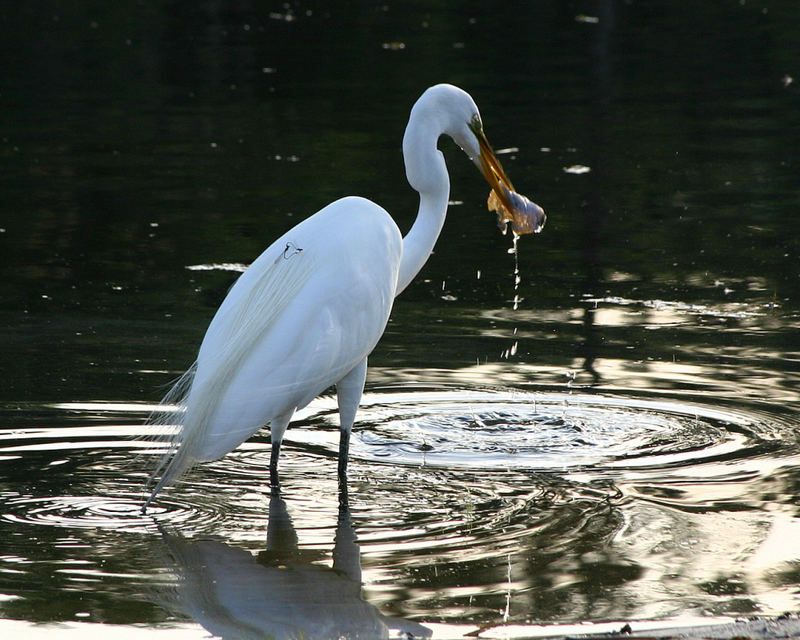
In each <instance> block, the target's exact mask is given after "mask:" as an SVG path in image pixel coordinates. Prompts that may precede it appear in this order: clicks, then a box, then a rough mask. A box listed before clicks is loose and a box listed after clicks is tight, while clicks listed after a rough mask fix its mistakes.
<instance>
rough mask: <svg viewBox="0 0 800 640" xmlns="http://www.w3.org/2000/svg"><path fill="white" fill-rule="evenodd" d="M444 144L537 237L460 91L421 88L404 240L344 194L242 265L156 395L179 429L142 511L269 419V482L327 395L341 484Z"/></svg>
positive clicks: (370, 207)
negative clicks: (369, 375) (295, 428)
mask: <svg viewBox="0 0 800 640" xmlns="http://www.w3.org/2000/svg"><path fill="white" fill-rule="evenodd" d="M442 134H446V135H448V136H450V137H451V138H452V139H453V140H454V141H455V142H456V144H458V145H459V146H460V147H461V149H463V150H464V152H465V153H466V154H467V156H469V158H470V159H471V160H472V161H473V162H474V163H475V164H476V165H477V166H478V168H479V169H480V170H481V172H482V173H483V175H484V176H485V178H486V180H487V181H488V182H489V184H490V186H491V188H492V191H491V192H490V198H489V206H490V208H493V209H495V210H496V211H497V212H498V216H499V220H500V222H501V224H504V223H505V222H506V221H509V222H511V226H512V228H513V229H514V232H515V233H530V232H532V231H539V230H540V229H541V228H542V225H543V224H544V221H545V214H544V211H542V209H541V208H540V207H539V206H538V205H536V204H534V203H532V202H530V201H529V200H527V198H525V197H524V196H520V195H518V194H517V193H515V192H514V190H513V187H512V186H511V183H510V181H509V180H508V177H507V176H506V174H505V172H504V171H503V169H502V167H501V166H500V163H499V162H498V160H497V157H496V156H495V154H494V152H493V151H492V148H491V146H490V145H489V142H488V141H487V139H486V136H485V135H484V133H483V125H482V123H481V118H480V115H479V113H478V107H477V106H476V105H475V102H474V101H473V100H472V98H471V97H470V95H469V94H468V93H466V92H465V91H463V90H461V89H459V88H457V87H454V86H452V85H447V84H440V85H436V86H434V87H431V88H429V89H428V90H426V91H425V92H424V93H423V94H422V96H421V97H420V98H419V99H418V100H417V102H416V103H415V104H414V106H413V107H412V109H411V115H410V117H409V121H408V125H407V127H406V131H405V135H404V137H403V156H404V159H405V166H406V176H407V178H408V182H409V183H410V184H411V186H412V187H413V188H414V189H415V190H416V191H418V192H419V198H420V203H419V211H418V213H417V218H416V220H415V222H414V224H413V226H412V227H411V230H410V231H409V232H408V234H407V235H406V236H405V237H403V236H402V235H401V233H400V230H399V229H398V228H397V225H396V224H395V222H394V220H392V218H391V216H390V215H389V214H388V213H387V212H386V211H385V210H384V209H382V208H381V207H380V206H378V205H377V204H375V203H374V202H370V201H369V200H365V199H363V198H358V197H352V196H351V197H346V198H342V199H341V200H337V201H336V202H333V203H331V204H329V205H328V206H326V207H325V208H323V209H322V210H320V211H318V212H317V213H315V214H314V215H312V216H311V217H309V218H307V219H306V220H304V221H303V222H301V223H300V224H298V225H297V226H296V227H294V228H293V229H291V230H290V231H288V232H286V233H285V234H284V235H283V236H281V237H280V238H278V239H277V240H276V241H275V242H273V243H272V245H271V246H270V247H269V248H268V249H267V250H266V251H264V253H262V254H261V255H260V256H259V257H258V258H257V259H256V260H255V262H253V263H252V264H251V265H250V267H249V268H248V269H247V271H245V272H244V273H243V274H242V275H241V277H240V278H239V279H238V280H237V281H236V283H235V284H234V285H233V287H232V288H231V290H230V292H229V293H228V295H227V297H226V298H225V300H223V302H222V304H221V305H220V308H219V310H218V311H217V313H216V315H215V316H214V319H213V320H212V321H211V324H210V325H209V327H208V330H207V332H206V335H205V338H203V342H202V344H201V345H200V351H199V353H198V355H197V360H196V362H195V363H194V364H193V365H192V367H191V368H190V369H189V370H188V371H187V372H186V373H185V374H184V375H183V377H182V378H181V379H180V380H179V381H178V382H177V383H176V384H175V386H174V387H173V389H172V391H170V393H169V394H167V396H166V397H165V398H164V401H163V403H164V404H165V405H166V406H165V409H164V411H163V412H162V413H161V418H160V420H161V422H163V423H165V424H173V425H175V424H177V430H176V431H175V432H174V435H172V436H170V437H169V438H170V442H169V447H168V450H167V452H166V453H165V454H164V456H163V457H162V458H161V461H160V463H159V464H158V466H157V468H156V469H155V471H154V472H153V474H152V476H151V479H153V478H155V477H156V476H158V474H161V478H160V480H159V482H158V483H157V484H156V486H155V488H154V489H153V491H152V493H151V495H150V497H149V498H148V499H147V501H146V502H145V504H144V506H143V507H142V511H144V510H145V509H146V508H147V506H148V504H150V502H151V501H152V500H153V498H154V497H155V496H156V494H157V493H158V491H159V490H160V489H161V488H162V487H163V486H164V485H166V484H169V483H171V482H172V481H174V480H175V479H176V478H177V477H178V476H179V475H180V474H181V473H183V472H184V471H186V469H188V468H189V467H190V466H191V465H192V464H194V463H195V462H202V461H210V460H216V459H217V458H220V457H222V456H223V455H225V454H226V453H228V452H229V451H231V450H233V449H234V448H236V447H237V446H238V445H239V444H241V443H242V442H244V441H245V440H247V438H249V437H250V436H251V435H253V434H254V433H255V432H256V431H258V430H259V429H260V428H262V427H263V426H264V425H266V424H267V423H269V424H270V441H271V446H272V449H271V453H270V476H271V479H272V481H273V482H276V481H277V465H278V455H279V453H280V446H281V441H282V439H283V435H284V433H285V431H286V427H287V425H288V424H289V420H291V418H292V414H293V413H294V412H295V410H296V409H298V408H302V407H304V406H305V405H306V404H308V403H309V402H310V401H311V400H313V399H314V398H315V397H316V396H317V395H319V394H320V393H322V392H323V391H324V390H325V389H327V388H329V387H331V386H332V385H335V386H336V391H337V396H338V403H339V417H340V423H341V430H340V441H339V476H340V477H341V478H344V477H345V474H346V469H347V455H348V447H349V441H350V430H351V428H352V426H353V421H354V419H355V415H356V409H357V408H358V404H359V402H360V400H361V394H362V392H363V389H364V380H365V377H366V372H367V356H368V355H369V354H370V352H371V351H372V349H373V348H374V347H375V345H376V344H377V342H378V340H379V338H380V337H381V335H382V334H383V331H384V328H385V327H386V323H387V321H388V319H389V313H390V311H391V309H392V303H393V302H394V299H395V297H396V296H397V295H398V294H399V293H400V292H401V291H403V289H405V288H406V286H408V284H409V283H410V282H411V280H412V279H413V278H414V276H415V275H416V274H417V273H418V272H419V270H420V269H421V268H422V266H423V265H424V264H425V261H426V260H427V259H428V256H429V255H430V253H431V251H432V250H433V246H434V244H435V243H436V239H437V237H438V236H439V232H440V231H441V229H442V225H443V224H444V219H445V214H446V213H447V202H448V198H449V193H450V180H449V177H448V174H447V167H446V166H445V162H444V157H443V155H442V153H441V152H440V151H439V150H438V149H437V146H436V145H437V141H438V139H439V137H440V136H441V135H442ZM175 405H177V407H178V408H177V409H175ZM170 407H172V408H170ZM156 421H158V420H156Z"/></svg>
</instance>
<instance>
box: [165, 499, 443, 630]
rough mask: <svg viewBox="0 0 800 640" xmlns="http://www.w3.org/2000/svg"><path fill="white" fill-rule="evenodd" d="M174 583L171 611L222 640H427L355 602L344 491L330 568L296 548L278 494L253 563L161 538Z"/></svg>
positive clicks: (355, 551)
mask: <svg viewBox="0 0 800 640" xmlns="http://www.w3.org/2000/svg"><path fill="white" fill-rule="evenodd" d="M163 539H164V542H165V543H166V545H167V547H168V548H169V550H170V552H171V554H172V556H173V558H174V560H175V562H176V565H177V569H178V572H179V574H180V577H181V581H180V584H179V587H178V598H177V603H176V604H177V606H178V608H180V609H181V610H182V612H184V613H186V614H188V615H190V616H191V617H193V618H194V619H195V620H197V621H198V622H199V623H200V624H202V625H203V627H205V628H206V629H208V631H210V632H211V633H213V634H215V635H218V636H221V637H223V638H243V637H244V638H249V637H254V638H255V637H265V636H266V637H270V638H276V639H278V638H320V639H323V638H388V637H390V635H393V634H392V633H391V632H395V635H396V634H397V633H402V634H405V636H406V637H429V636H430V635H431V632H430V630H429V629H427V628H426V627H423V626H422V625H419V624H417V623H415V622H410V621H407V620H399V619H396V618H389V617H387V616H384V615H382V614H381V613H380V612H379V611H378V610H377V609H376V608H375V607H374V606H372V605H371V604H369V603H368V602H365V601H364V600H363V598H362V597H361V563H360V549H359V545H358V543H357V541H356V534H355V530H354V529H353V525H352V522H351V518H350V508H349V504H348V496H347V488H346V486H345V485H342V486H341V488H340V494H339V516H338V520H337V525H336V536H335V544H334V549H333V568H328V567H325V566H322V565H320V564H317V563H316V562H313V561H314V560H317V559H318V554H315V553H314V552H313V551H312V552H309V551H305V550H303V549H301V548H299V547H298V544H297V543H298V537H297V532H296V531H295V528H294V525H293V523H292V519H291V516H290V515H289V512H288V510H287V508H286V502H285V501H284V500H283V498H282V497H281V495H280V489H279V488H277V487H276V488H274V489H273V492H272V496H271V498H270V502H269V526H268V529H267V547H266V549H265V550H264V551H262V552H261V553H259V554H258V556H257V557H253V556H252V555H251V554H250V553H248V552H247V551H245V550H244V549H240V548H236V547H233V546H230V545H228V544H225V543H224V542H219V541H217V540H194V541H192V540H186V539H184V538H182V537H180V536H178V535H175V534H168V533H166V532H164V533H163Z"/></svg>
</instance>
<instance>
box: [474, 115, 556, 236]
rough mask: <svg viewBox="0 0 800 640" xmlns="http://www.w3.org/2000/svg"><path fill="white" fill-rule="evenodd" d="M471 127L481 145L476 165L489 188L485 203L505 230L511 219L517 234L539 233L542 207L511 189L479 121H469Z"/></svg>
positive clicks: (543, 214) (542, 221)
mask: <svg viewBox="0 0 800 640" xmlns="http://www.w3.org/2000/svg"><path fill="white" fill-rule="evenodd" d="M470 129H471V130H472V132H473V133H474V134H475V137H476V139H477V140H478V146H479V148H480V158H479V161H480V166H479V168H480V170H481V173H483V177H484V178H486V181H487V182H488V183H489V186H490V187H491V188H492V191H491V193H490V194H489V200H488V203H487V204H488V206H489V209H491V210H494V211H496V212H497V222H498V225H499V226H500V228H501V229H502V230H503V231H504V232H505V228H506V223H507V222H510V223H511V228H512V230H513V231H514V233H516V234H517V235H523V234H526V233H539V232H540V231H541V230H542V228H543V227H544V223H545V221H546V220H547V216H546V215H545V212H544V209H542V208H541V207H540V206H539V205H538V204H536V203H535V202H531V201H530V200H528V198H526V197H525V196H523V195H521V194H519V193H517V192H516V191H514V186H513V185H512V184H511V180H509V179H508V176H507V175H506V172H505V171H504V170H503V166H502V165H501V164H500V161H499V160H498V159H497V155H495V152H494V150H493V149H492V145H490V144H489V141H488V140H487V139H486V134H484V132H483V127H482V126H481V123H480V121H479V120H477V119H476V120H474V121H473V122H472V123H470Z"/></svg>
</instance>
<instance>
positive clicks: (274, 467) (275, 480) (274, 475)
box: [269, 441, 281, 490]
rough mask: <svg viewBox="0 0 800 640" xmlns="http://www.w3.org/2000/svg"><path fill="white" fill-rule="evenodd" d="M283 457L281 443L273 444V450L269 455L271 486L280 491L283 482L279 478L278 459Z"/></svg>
mask: <svg viewBox="0 0 800 640" xmlns="http://www.w3.org/2000/svg"><path fill="white" fill-rule="evenodd" d="M280 455H281V443H280V441H278V442H273V443H272V450H271V451H270V454H269V484H270V486H272V487H275V488H276V489H278V490H280V486H281V481H280V478H279V477H278V457H279V456H280Z"/></svg>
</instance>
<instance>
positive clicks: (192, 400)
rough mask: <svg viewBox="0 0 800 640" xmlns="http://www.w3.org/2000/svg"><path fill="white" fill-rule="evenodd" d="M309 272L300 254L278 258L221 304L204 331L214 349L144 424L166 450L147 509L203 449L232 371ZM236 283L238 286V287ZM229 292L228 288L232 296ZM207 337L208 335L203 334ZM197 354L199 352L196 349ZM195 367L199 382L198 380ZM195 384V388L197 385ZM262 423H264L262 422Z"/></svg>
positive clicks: (309, 262) (307, 259)
mask: <svg viewBox="0 0 800 640" xmlns="http://www.w3.org/2000/svg"><path fill="white" fill-rule="evenodd" d="M312 273H313V259H312V257H311V256H307V255H305V254H301V255H297V256H295V257H294V259H292V260H288V259H283V258H279V259H277V260H275V261H274V262H273V263H272V264H270V265H269V266H268V267H267V268H266V269H265V270H264V272H263V273H261V274H260V275H259V276H258V277H257V278H256V279H255V282H251V283H250V284H249V287H248V288H249V291H246V294H245V295H242V296H240V297H239V298H238V299H236V301H235V303H234V304H232V305H231V306H229V307H227V308H226V307H225V303H224V302H223V306H222V307H221V308H220V311H219V312H218V317H215V318H214V320H213V321H212V323H211V326H210V327H209V333H210V332H211V331H212V330H214V331H215V343H216V345H217V349H216V350H215V352H214V353H210V354H206V355H203V356H202V361H200V360H198V362H195V363H194V364H193V365H192V366H191V367H190V368H189V370H188V371H187V372H186V373H185V374H183V376H181V377H180V378H179V379H178V381H177V382H176V383H175V385H174V386H173V387H172V389H171V390H170V391H169V393H167V395H166V396H165V397H164V399H163V400H162V401H161V405H162V406H163V407H164V409H163V410H159V411H156V412H155V413H154V414H153V415H152V416H151V418H150V420H148V423H149V424H152V425H159V426H162V427H171V428H170V429H169V431H168V432H167V433H164V430H163V429H162V433H161V435H160V436H159V435H157V436H155V439H156V440H161V441H166V442H167V449H166V451H165V452H164V453H163V455H162V456H161V458H160V460H159V462H158V463H157V465H156V467H155V469H154V470H153V472H152V473H151V474H150V478H149V480H148V486H149V485H150V484H151V483H152V482H153V481H154V480H155V478H156V477H158V476H159V474H160V475H161V478H160V480H159V481H158V483H157V484H156V486H155V488H154V489H153V492H152V494H151V495H150V497H149V498H148V500H147V502H146V503H145V508H146V507H147V505H148V504H149V503H150V502H151V501H152V500H153V498H155V496H156V494H157V493H158V492H159V491H160V490H161V489H162V488H163V487H164V486H166V485H169V484H172V483H173V482H174V481H175V480H177V479H178V478H179V477H180V476H181V475H182V474H183V473H184V472H186V471H188V470H189V468H190V467H191V466H192V465H193V464H194V463H195V462H197V461H199V460H201V459H205V458H204V457H203V456H202V455H201V452H202V451H203V450H204V449H205V448H207V447H208V444H209V443H208V439H209V432H210V430H211V425H212V422H213V419H214V415H215V413H216V412H217V409H218V407H219V406H220V404H221V402H222V401H223V398H224V397H225V394H226V393H227V391H228V389H229V387H230V385H231V383H232V381H233V379H234V377H235V375H236V373H237V371H239V370H240V368H241V367H242V365H243V363H244V362H245V360H246V359H247V357H248V356H249V355H250V354H251V353H253V351H254V349H255V346H256V345H257V344H258V343H259V342H260V341H261V340H262V339H264V337H265V336H266V334H268V333H269V331H270V329H271V328H272V327H273V326H274V325H275V323H276V322H277V320H278V319H279V318H280V317H281V316H282V315H283V313H284V311H285V310H286V309H287V308H288V307H289V305H290V304H291V302H292V301H293V300H294V299H295V298H296V296H297V294H298V292H299V291H300V290H301V289H302V288H303V286H304V285H305V284H306V282H308V280H309V278H310V277H311V275H312ZM237 284H238V283H237ZM235 287H236V285H234V288H235ZM233 292H234V290H233V289H232V290H231V293H230V294H229V296H230V295H231V294H233ZM207 335H208V334H207ZM201 354H202V348H201ZM198 367H200V368H201V370H202V380H198V379H197V375H196V373H197V371H198ZM198 382H199V385H198ZM265 422H266V420H265Z"/></svg>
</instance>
